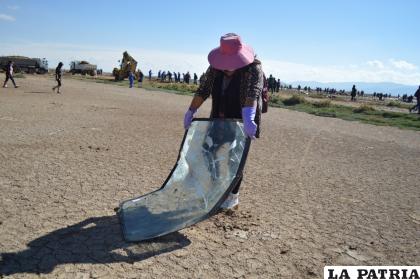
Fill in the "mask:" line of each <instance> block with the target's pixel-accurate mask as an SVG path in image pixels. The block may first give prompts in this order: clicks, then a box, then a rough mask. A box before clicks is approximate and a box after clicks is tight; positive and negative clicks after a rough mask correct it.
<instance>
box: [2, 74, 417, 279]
mask: <svg viewBox="0 0 420 279" xmlns="http://www.w3.org/2000/svg"><path fill="white" fill-rule="evenodd" d="M17 81H18V83H19V84H20V85H21V87H20V88H19V89H13V88H7V89H4V88H0V158H1V159H0V189H1V193H0V210H1V214H0V252H1V260H0V274H2V275H4V276H5V277H9V276H10V277H13V278H15V277H16V278H33V277H38V276H39V277H42V278H57V277H58V278H89V277H92V278H321V277H322V274H323V267H324V266H325V265H415V264H416V265H418V264H419V263H420V255H419V251H420V242H419V241H420V187H419V178H420V169H419V166H420V133H419V132H414V131H407V130H400V129H398V128H391V127H377V126H372V125H366V124H361V123H357V122H347V121H343V120H340V119H332V118H322V117H316V116H313V115H308V114H305V113H300V112H295V111H290V110H283V109H276V108H270V110H269V112H268V113H267V114H265V115H264V118H263V131H262V138H261V139H260V140H257V141H255V142H254V143H253V146H252V148H251V152H250V154H249V157H248V162H247V166H246V169H245V177H244V183H243V186H242V187H243V188H242V191H241V196H240V200H241V204H240V208H239V210H238V211H236V212H235V213H234V214H231V215H229V214H225V213H221V214H218V215H216V216H214V217H212V218H210V219H208V220H206V221H204V222H201V223H199V224H197V225H195V226H193V227H190V228H187V229H184V230H181V231H180V232H178V233H174V234H171V235H168V236H165V237H162V238H159V239H157V240H154V241H149V242H143V243H137V244H136V243H134V244H133V243H125V242H124V241H123V240H122V238H121V234H120V227H119V224H118V220H117V218H116V217H115V214H114V211H113V208H114V207H116V206H118V204H119V202H121V201H122V200H125V199H128V198H132V197H135V196H138V195H141V194H145V193H147V192H150V191H152V190H155V189H157V188H158V187H160V186H161V185H162V183H163V181H164V180H165V179H166V177H167V175H168V174H169V171H170V169H171V168H172V167H173V165H174V163H175V161H176V158H177V151H178V148H179V144H180V142H181V139H182V135H183V128H182V118H183V113H184V111H185V109H186V107H187V106H188V104H189V102H190V98H191V97H188V96H180V95H175V94H169V93H163V92H157V91H146V90H142V89H128V88H122V87H118V86H112V85H103V84H96V83H92V82H84V81H77V80H71V79H65V80H64V81H63V84H64V87H63V90H62V91H63V94H61V95H58V94H54V93H52V91H51V89H50V88H51V87H52V86H53V85H54V81H53V80H52V78H48V77H36V76H29V77H27V78H25V79H18V80H17ZM209 105H210V102H207V103H206V105H205V107H204V108H203V109H201V110H200V112H199V115H200V116H203V117H206V116H207V115H208V113H209Z"/></svg>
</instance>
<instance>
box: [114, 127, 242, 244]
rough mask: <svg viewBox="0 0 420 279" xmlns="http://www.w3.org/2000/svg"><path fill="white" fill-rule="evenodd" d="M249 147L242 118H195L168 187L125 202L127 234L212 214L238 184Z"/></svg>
mask: <svg viewBox="0 0 420 279" xmlns="http://www.w3.org/2000/svg"><path fill="white" fill-rule="evenodd" d="M248 149H249V139H248V140H247V138H246V136H245V134H244V131H243V124H242V122H240V121H236V120H221V119H211V120H210V119H199V120H195V121H193V122H192V124H191V127H190V128H189V129H188V131H187V133H186V135H185V137H184V141H183V144H182V147H181V151H180V154H179V158H178V161H177V163H176V165H175V167H174V169H173V170H172V172H171V174H170V176H169V177H168V179H167V180H166V182H165V184H164V185H163V186H162V188H161V189H159V190H157V191H155V192H152V193H149V194H147V195H144V196H141V197H139V198H135V199H132V200H128V201H125V202H123V203H122V204H121V206H120V209H119V212H118V213H119V216H120V220H121V224H122V229H123V234H124V237H125V239H126V240H128V241H139V240H144V239H149V238H154V237H157V236H161V235H165V234H167V233H170V232H174V231H177V230H180V229H182V228H185V227H186V226H189V225H192V224H195V223H197V222H199V221H201V220H203V219H205V218H207V217H208V216H209V215H210V214H211V213H212V212H213V211H214V210H215V209H217V208H218V206H219V205H220V203H221V202H222V201H223V199H224V198H225V197H226V195H227V194H228V193H229V192H230V191H231V190H232V188H233V187H234V186H235V184H236V182H237V179H239V177H240V174H241V173H242V169H243V166H244V164H245V160H246V156H247V153H248Z"/></svg>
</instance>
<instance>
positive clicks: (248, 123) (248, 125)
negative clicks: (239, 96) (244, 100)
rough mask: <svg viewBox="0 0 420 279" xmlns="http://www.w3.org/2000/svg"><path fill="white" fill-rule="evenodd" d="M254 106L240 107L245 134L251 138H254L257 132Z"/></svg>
mask: <svg viewBox="0 0 420 279" xmlns="http://www.w3.org/2000/svg"><path fill="white" fill-rule="evenodd" d="M255 113H256V108H255V107H243V108H242V120H243V122H244V131H245V134H246V135H247V136H248V137H250V138H251V139H255V134H256V133H257V124H256V123H255V121H254V119H255Z"/></svg>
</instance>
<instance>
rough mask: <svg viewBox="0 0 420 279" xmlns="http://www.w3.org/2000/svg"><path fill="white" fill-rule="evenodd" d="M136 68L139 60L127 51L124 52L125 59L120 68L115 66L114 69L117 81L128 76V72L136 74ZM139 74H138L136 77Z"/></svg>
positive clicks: (113, 73) (113, 72)
mask: <svg viewBox="0 0 420 279" xmlns="http://www.w3.org/2000/svg"><path fill="white" fill-rule="evenodd" d="M136 68H137V61H136V60H134V58H133V57H132V56H131V55H130V54H128V52H127V51H124V53H123V59H122V61H121V64H120V68H119V69H118V68H114V70H113V71H112V75H113V76H114V77H115V81H118V80H124V79H125V78H128V73H129V72H130V71H131V72H132V73H133V74H135V75H136ZM137 78H138V76H137V75H136V79H137Z"/></svg>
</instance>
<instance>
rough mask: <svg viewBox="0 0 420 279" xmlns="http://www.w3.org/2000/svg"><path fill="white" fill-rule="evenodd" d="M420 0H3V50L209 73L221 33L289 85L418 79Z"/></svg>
mask: <svg viewBox="0 0 420 279" xmlns="http://www.w3.org/2000/svg"><path fill="white" fill-rule="evenodd" d="M419 12H420V1H416V0H411V1H410V0H407V1H390V0H382V1H379V0H371V1H359V0H352V1H338V0H337V1H322V0H319V1H299V0H296V1H274V0H273V1H264V0H261V1H247V0H242V1H226V0H225V1H219V0H213V1H166V0H161V1H132V2H131V3H125V4H120V3H119V2H117V1H107V0H105V1H97V0H92V1H78V0H73V1H53V0H45V1H41V0H40V1H29V0H21V1H20V0H0V37H1V38H2V40H1V41H0V55H10V54H19V55H25V56H31V57H46V58H47V59H48V60H49V62H50V65H55V64H56V63H58V62H59V61H63V62H64V63H65V65H68V64H69V62H70V61H71V60H73V59H78V60H80V59H83V60H89V61H91V62H93V63H97V64H98V66H99V67H100V68H103V69H104V70H106V71H110V70H112V67H114V66H117V60H119V59H120V58H121V55H122V52H123V51H124V50H128V51H129V53H130V54H132V55H133V56H134V57H135V58H136V59H137V60H138V61H139V65H140V68H142V70H145V71H148V69H149V68H152V69H153V70H154V71H155V72H156V71H157V70H159V69H162V70H171V71H181V72H184V71H187V70H190V71H193V72H202V71H204V70H205V69H206V67H207V66H208V62H207V54H208V52H209V51H210V50H211V49H212V48H214V47H217V45H218V43H219V38H220V36H221V35H223V34H225V33H228V32H235V33H238V34H239V35H241V37H242V38H243V41H244V42H245V43H248V44H250V45H251V46H252V47H253V48H254V50H255V52H256V53H257V54H258V56H259V58H260V59H261V60H262V62H263V67H264V69H265V71H266V72H267V73H272V74H274V75H276V76H277V77H279V78H282V79H283V80H285V81H296V80H317V81H323V82H327V81H376V82H377V81H393V82H399V83H404V84H418V83H420V51H419V49H420V35H419V34H420V31H419V30H420V28H419V27H420V20H419Z"/></svg>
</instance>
